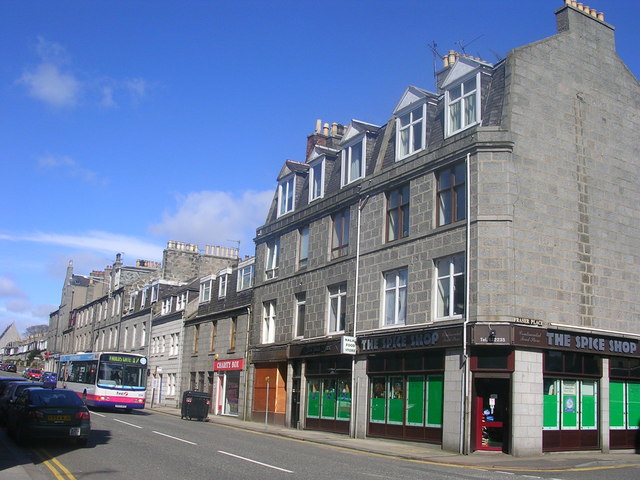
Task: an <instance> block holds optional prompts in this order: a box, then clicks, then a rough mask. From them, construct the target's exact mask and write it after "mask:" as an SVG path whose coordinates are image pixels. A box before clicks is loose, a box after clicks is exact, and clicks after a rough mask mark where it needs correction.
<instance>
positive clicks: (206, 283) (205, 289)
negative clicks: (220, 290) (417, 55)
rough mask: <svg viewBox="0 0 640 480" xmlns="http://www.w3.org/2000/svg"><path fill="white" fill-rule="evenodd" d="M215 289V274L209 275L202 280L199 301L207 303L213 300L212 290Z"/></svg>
mask: <svg viewBox="0 0 640 480" xmlns="http://www.w3.org/2000/svg"><path fill="white" fill-rule="evenodd" d="M212 290H213V275H207V276H206V277H204V278H203V279H201V280H200V291H199V293H198V302H199V303H207V302H210V301H211V291H212Z"/></svg>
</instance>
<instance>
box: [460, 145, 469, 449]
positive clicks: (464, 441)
mask: <svg viewBox="0 0 640 480" xmlns="http://www.w3.org/2000/svg"><path fill="white" fill-rule="evenodd" d="M470 158H471V154H470V153H467V159H466V161H465V166H466V170H467V171H466V177H467V179H466V180H467V181H466V182H465V190H466V192H465V197H466V198H465V203H466V205H465V208H466V210H467V228H466V255H465V299H464V305H465V308H464V321H463V323H462V368H463V371H462V386H461V387H462V388H461V389H460V395H461V397H462V398H461V402H460V445H459V451H460V453H461V454H468V453H469V449H468V448H467V445H468V438H467V436H468V433H469V429H468V428H467V424H468V421H469V420H468V415H467V409H468V406H469V405H468V404H469V376H470V370H469V352H468V351H467V325H468V324H469V284H470V279H469V276H470V275H469V263H470V262H469V253H470V251H471V208H470V207H471V186H470V183H471V182H470V180H471V178H470V168H469V160H470Z"/></svg>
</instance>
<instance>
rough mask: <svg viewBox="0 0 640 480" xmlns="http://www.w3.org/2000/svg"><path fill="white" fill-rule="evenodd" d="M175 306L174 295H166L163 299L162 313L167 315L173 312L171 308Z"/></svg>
mask: <svg viewBox="0 0 640 480" xmlns="http://www.w3.org/2000/svg"><path fill="white" fill-rule="evenodd" d="M172 307H173V297H166V298H164V299H163V300H162V310H161V314H162V315H167V314H169V313H171V308H172Z"/></svg>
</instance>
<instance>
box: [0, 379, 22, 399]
mask: <svg viewBox="0 0 640 480" xmlns="http://www.w3.org/2000/svg"><path fill="white" fill-rule="evenodd" d="M11 382H26V380H25V379H24V378H20V377H0V395H2V393H3V392H4V389H5V387H6V386H7V385H8V384H9V383H11Z"/></svg>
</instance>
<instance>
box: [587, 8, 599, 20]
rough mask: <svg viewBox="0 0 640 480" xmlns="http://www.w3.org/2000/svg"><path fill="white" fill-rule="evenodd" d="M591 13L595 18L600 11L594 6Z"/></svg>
mask: <svg viewBox="0 0 640 480" xmlns="http://www.w3.org/2000/svg"><path fill="white" fill-rule="evenodd" d="M589 13H590V14H591V16H592V17H593V18H598V11H597V10H596V9H595V8H592V9H591V11H590V12H589Z"/></svg>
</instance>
